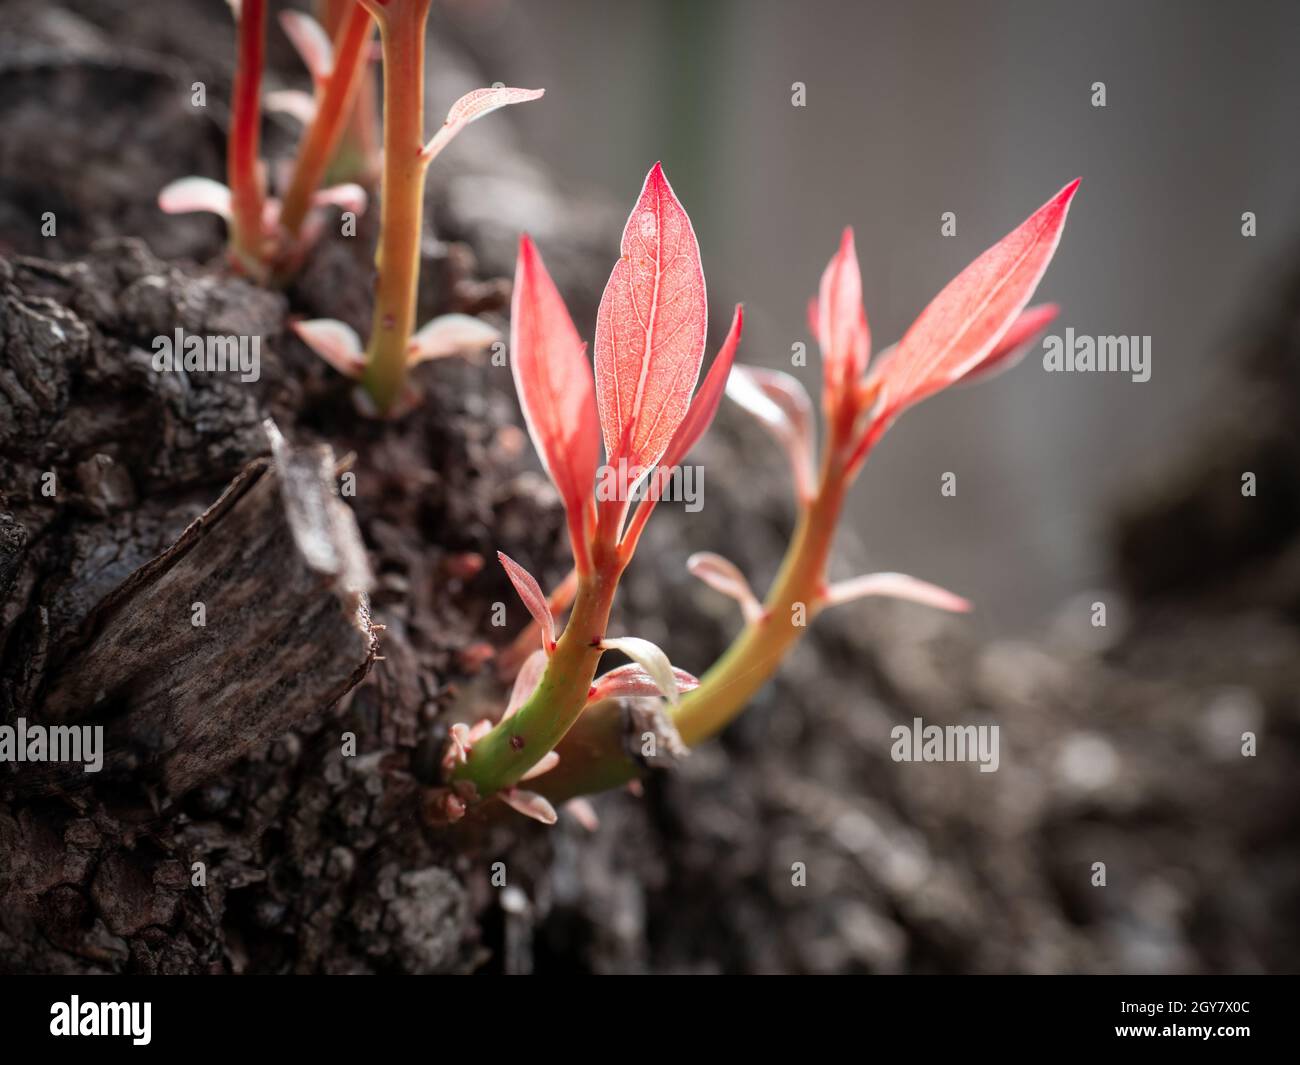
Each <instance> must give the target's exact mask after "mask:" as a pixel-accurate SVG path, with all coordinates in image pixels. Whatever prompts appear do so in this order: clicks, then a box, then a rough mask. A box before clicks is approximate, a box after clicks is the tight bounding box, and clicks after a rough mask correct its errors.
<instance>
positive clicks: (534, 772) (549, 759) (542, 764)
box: [519, 751, 560, 781]
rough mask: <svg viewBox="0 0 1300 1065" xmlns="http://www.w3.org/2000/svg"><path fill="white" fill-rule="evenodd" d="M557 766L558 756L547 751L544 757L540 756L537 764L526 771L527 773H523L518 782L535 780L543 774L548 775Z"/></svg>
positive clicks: (558, 762)
mask: <svg viewBox="0 0 1300 1065" xmlns="http://www.w3.org/2000/svg"><path fill="white" fill-rule="evenodd" d="M559 764H560V756H559V754H558V753H557V752H555V751H547V752H546V753H545V754H544V755H542V756H541V758H539V759H538V760H537V764H536V765H534V766H533V768H532V769H530V770H528V772H527V773H525V774H524V775H523V776H522V777H520V778H519V779H520V781H525V780H536V779H537V778H538V777H540V776H541V775H542V774H543V773H549V772H550V771H551V770H552V769H554V768H555V767H556V766H557V765H559Z"/></svg>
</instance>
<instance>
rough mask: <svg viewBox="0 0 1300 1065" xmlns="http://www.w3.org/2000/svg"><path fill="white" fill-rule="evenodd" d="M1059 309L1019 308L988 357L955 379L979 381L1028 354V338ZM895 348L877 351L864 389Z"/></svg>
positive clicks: (873, 381) (879, 376)
mask: <svg viewBox="0 0 1300 1065" xmlns="http://www.w3.org/2000/svg"><path fill="white" fill-rule="evenodd" d="M1059 313H1060V308H1059V307H1057V305H1056V304H1055V303H1040V304H1038V306H1036V307H1030V308H1029V309H1028V310H1024V311H1021V313H1020V316H1019V317H1018V318H1017V319H1016V320H1015V321H1014V322H1012V323H1011V325H1010V327H1009V328H1008V329H1007V331H1006V332H1005V333H1004V334H1002V339H1001V340H999V341H998V342H997V344H996V345H994V348H993V350H992V351H990V352H989V354H988V357H987V358H986V359H985V360H984V361H983V362H981V363H980V364H979V365H978V366H976V367H975V369H973V370H970V371H969V372H968V373H967V374H966V376H965V377H963V378H962V379H961V380H960V381H958V382H957V383H958V384H961V385H969V384H978V383H979V382H981V381H987V380H988V379H989V378H990V377H997V376H998V375H999V374H1002V373H1006V371H1007V370H1010V369H1012V368H1013V367H1014V366H1016V365H1017V364H1019V362H1020V360H1021V359H1023V358H1024V357H1025V355H1027V354H1028V352H1029V345H1030V342H1031V341H1033V339H1034V338H1035V337H1036V336H1037V335H1038V334H1039V333H1041V332H1042V331H1043V330H1044V329H1046V328H1047V327H1048V326H1049V325H1050V324H1051V323H1052V321H1053V320H1054V319H1055V318H1056V316H1057V314H1059ZM897 351H898V345H897V344H894V345H891V346H890V347H888V348H886V349H885V350H884V351H882V352H881V353H880V356H879V357H878V358H877V359H876V361H875V362H874V363H872V365H871V372H870V373H869V374H867V377H866V381H865V382H864V383H863V385H862V386H861V389H862V390H863V391H864V392H866V393H869V392H870V391H871V388H872V386H874V385H875V384H877V383H878V382H879V381H880V380H882V379H883V378H884V376H885V375H886V374H888V373H889V363H890V360H892V359H893V357H894V354H895V353H896V352H897Z"/></svg>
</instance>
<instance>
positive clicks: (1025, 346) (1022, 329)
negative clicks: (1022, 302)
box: [959, 303, 1060, 385]
mask: <svg viewBox="0 0 1300 1065" xmlns="http://www.w3.org/2000/svg"><path fill="white" fill-rule="evenodd" d="M1059 313H1060V308H1059V307H1057V305H1056V304H1055V303H1040V304H1039V305H1038V306H1036V307H1030V308H1029V309H1028V310H1025V311H1022V312H1021V313H1020V317H1019V318H1017V319H1016V320H1015V321H1014V322H1012V323H1011V327H1010V328H1009V329H1008V330H1007V331H1006V332H1005V333H1003V334H1002V339H1001V340H999V341H998V342H997V345H996V346H995V347H994V348H993V350H992V351H991V352H989V355H988V358H986V359H985V360H984V361H983V362H982V363H980V364H979V365H978V366H976V367H975V369H973V370H970V371H968V372H967V374H966V376H965V377H963V378H962V379H961V381H960V382H959V383H960V384H963V385H968V384H976V383H978V382H980V381H987V380H988V379H989V378H990V377H997V376H998V374H1002V373H1006V372H1007V371H1008V370H1010V369H1012V368H1013V367H1014V366H1016V365H1018V364H1019V363H1020V360H1021V359H1023V358H1024V357H1025V356H1026V355H1027V354H1029V349H1030V347H1032V346H1033V342H1034V340H1036V339H1037V338H1038V335H1039V334H1040V333H1041V332H1042V331H1043V330H1044V329H1046V328H1047V327H1048V326H1049V325H1051V324H1052V322H1053V321H1054V320H1055V318H1056V316H1057V314H1059Z"/></svg>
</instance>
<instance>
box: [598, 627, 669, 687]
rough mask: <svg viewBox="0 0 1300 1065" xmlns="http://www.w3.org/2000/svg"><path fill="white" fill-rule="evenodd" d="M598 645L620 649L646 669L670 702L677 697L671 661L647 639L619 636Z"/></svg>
mask: <svg viewBox="0 0 1300 1065" xmlns="http://www.w3.org/2000/svg"><path fill="white" fill-rule="evenodd" d="M600 646H601V648H602V649H603V650H606V651H621V652H622V653H623V654H625V655H627V657H628V658H630V659H632V661H633V662H635V663H636V664H637V665H638V666H640V667H641V668H642V669H643V670H645V671H646V673H648V674H649V675H650V678H651V680H653V682H654V685H655V687H656V688H658V689H659V691H660V693H662V694H663V695H664V697H665V698H667V700H668V701H669V702H670V703H676V702H677V698H678V688H677V674H676V673H675V672H673V667H672V663H671V662H669V661H668V656H667V655H666V654H664V653H663V651H662V650H661V649H660V648H658V647H657V646H655V645H654V644H652V643H651V642H650V641H649V640H642V639H640V638H639V637H637V636H620V637H618V638H617V639H613V640H602V641H601V643H600Z"/></svg>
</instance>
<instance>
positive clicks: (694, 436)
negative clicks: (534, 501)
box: [623, 304, 745, 551]
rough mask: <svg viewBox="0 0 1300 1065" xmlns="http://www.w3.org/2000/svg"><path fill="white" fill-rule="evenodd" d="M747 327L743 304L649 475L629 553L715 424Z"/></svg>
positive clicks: (630, 533) (628, 538)
mask: <svg viewBox="0 0 1300 1065" xmlns="http://www.w3.org/2000/svg"><path fill="white" fill-rule="evenodd" d="M744 324H745V313H744V311H743V310H742V309H741V306H740V304H736V313H735V315H734V316H733V317H732V319H731V328H730V329H729V330H727V339H726V340H724V341H723V342H722V348H721V349H720V350H719V351H718V355H717V357H716V358H715V359H714V360H713V365H712V366H710V367H709V372H708V374H707V375H706V376H705V378H704V384H702V385H700V390H699V391H698V392H696V393H695V398H694V399H693V400H691V406H690V409H689V410H688V411H687V412H686V417H685V418H683V419H682V424H681V425H679V426H678V427H677V432H676V433H674V434H673V438H672V441H671V442H670V443H669V444H668V450H667V451H665V452H664V454H663V458H661V459H660V460H659V465H658V466H657V467H656V468H655V472H654V473H652V474H651V475H650V476H651V478H652V480H651V481H650V482H649V485H648V489H649V490H648V491H647V493H646V498H645V499H644V500H643V501H642V502H641V503H640V505H639V506H638V507H637V511H636V514H635V516H634V517H633V518H632V523H631V524H630V525H629V526H628V530H627V533H626V535H625V536H624V539H623V542H624V544H626V545H627V548H628V550H633V551H634V550H636V545H637V541H638V540H639V539H640V538H641V532H642V530H643V529H644V528H645V523H646V522H647V521H648V520H649V519H650V513H651V511H653V510H654V508H655V504H656V503H657V502H658V501H659V498H660V497H661V496H662V495H663V490H664V487H665V486H666V485H667V484H668V482H669V480H670V478H671V477H672V472H673V467H674V466H678V465H680V464H681V462H682V460H683V459H685V458H686V456H687V455H688V454H689V453H690V450H691V448H693V447H694V446H695V445H696V444H697V443H698V442H699V440H700V437H702V436H703V435H704V434H705V432H707V431H708V428H709V426H710V425H712V424H713V418H714V416H715V415H716V414H717V413H718V404H720V403H721V402H722V397H723V395H725V394H726V390H727V382H728V381H729V380H730V379H731V367H732V366H733V365H734V363H735V361H736V349H737V348H738V347H739V346H740V331H741V329H742V328H743V327H744Z"/></svg>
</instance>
